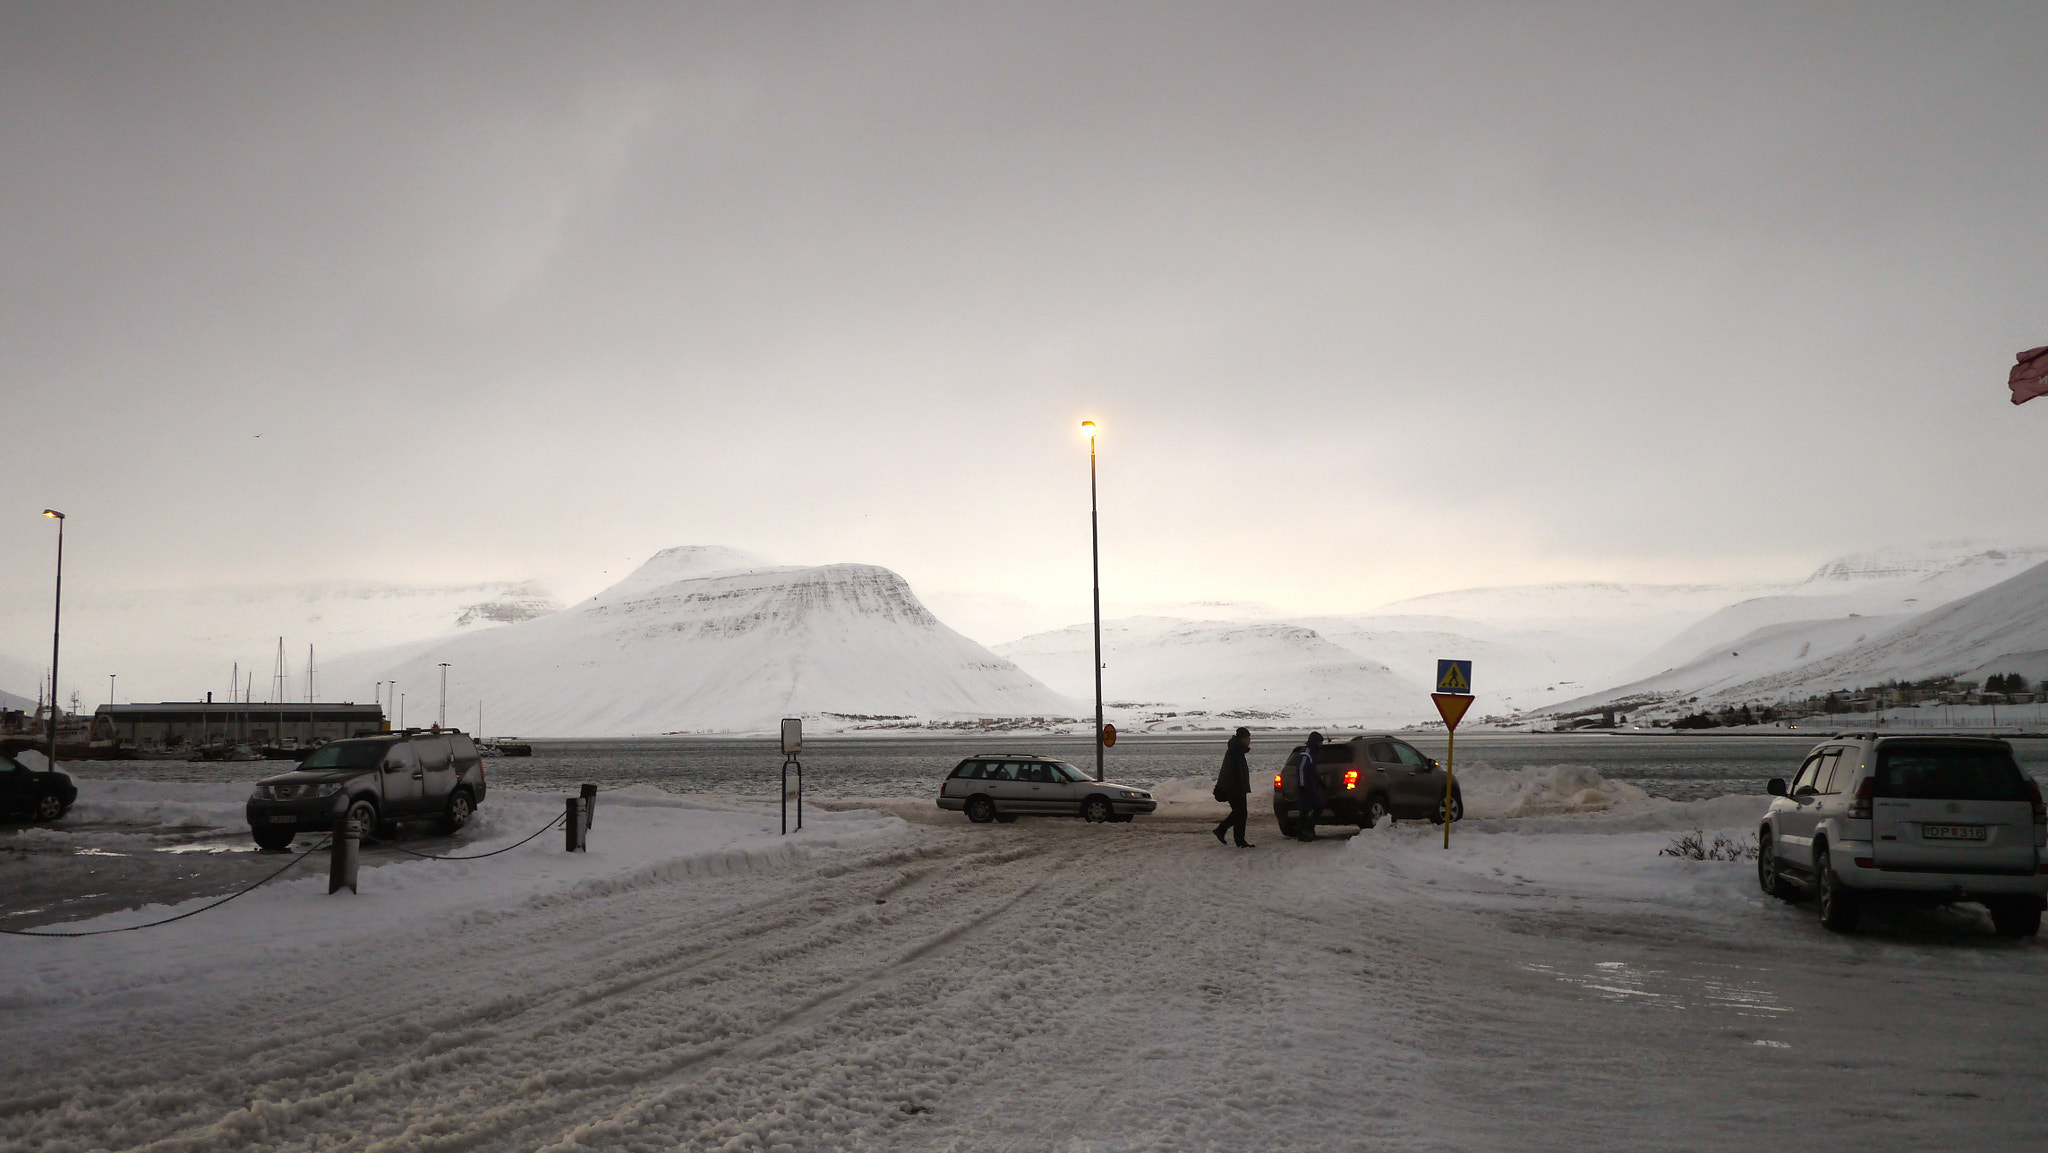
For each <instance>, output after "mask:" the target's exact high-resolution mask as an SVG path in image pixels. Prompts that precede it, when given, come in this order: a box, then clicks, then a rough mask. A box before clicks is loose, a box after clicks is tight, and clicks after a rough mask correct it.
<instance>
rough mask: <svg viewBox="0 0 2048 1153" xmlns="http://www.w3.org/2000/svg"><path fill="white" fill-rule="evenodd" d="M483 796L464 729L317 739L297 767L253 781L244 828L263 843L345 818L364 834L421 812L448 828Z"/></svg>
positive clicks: (284, 842) (478, 764) (285, 842)
mask: <svg viewBox="0 0 2048 1153" xmlns="http://www.w3.org/2000/svg"><path fill="white" fill-rule="evenodd" d="M483 800H484V763H483V759H482V758H481V757H479V756H478V755H477V751H476V745H475V743H474V742H472V741H471V740H470V739H469V737H468V736H467V735H466V734H464V733H461V732H456V731H453V730H444V731H438V732H436V731H429V730H421V729H407V730H406V731H404V732H402V733H386V734H380V735H376V736H368V737H350V738H348V739H346V740H340V741H334V742H331V743H329V744H326V745H322V746H321V747H320V748H318V749H316V750H314V751H313V753H312V755H310V756H308V757H307V758H306V759H305V760H303V761H301V762H299V767H298V768H297V769H294V770H293V771H291V772H289V773H283V774H280V775H278V776H275V777H266V778H264V779H263V780H261V781H259V782H257V784H256V791H255V792H253V793H251V794H250V795H249V804H248V814H249V829H250V832H251V833H253V834H254V835H255V838H256V843H257V844H258V845H261V846H262V847H263V848H266V849H283V848H287V847H289V846H290V845H291V843H292V838H293V837H295V836H297V835H298V834H300V833H302V832H329V831H332V830H335V829H338V828H340V827H341V823H342V822H343V821H346V820H353V821H355V822H356V826H357V827H358V828H359V829H362V830H363V831H364V835H366V836H367V835H372V834H375V835H379V836H389V835H390V833H391V830H392V828H393V826H395V825H396V824H398V823H399V822H401V821H413V820H423V819H431V820H436V821H439V822H440V824H441V827H442V828H443V829H446V830H447V831H449V832H451V833H452V832H454V831H455V830H457V829H459V828H461V827H462V826H464V825H466V824H468V823H469V819H470V817H471V816H472V815H473V814H474V813H475V812H476V807H477V806H478V805H480V804H482V803H483Z"/></svg>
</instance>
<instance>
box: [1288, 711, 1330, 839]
mask: <svg viewBox="0 0 2048 1153" xmlns="http://www.w3.org/2000/svg"><path fill="white" fill-rule="evenodd" d="M1322 746H1323V734H1321V733H1310V734H1309V735H1308V743H1307V744H1305V745H1303V746H1302V747H1301V748H1299V749H1297V750H1295V753H1294V758H1293V759H1292V760H1291V761H1290V762H1289V763H1288V765H1287V771H1288V772H1290V773H1293V774H1294V804H1295V807H1296V808H1297V809H1298V810H1299V811H1300V813H1301V816H1300V817H1299V818H1298V819H1297V820H1296V823H1295V830H1294V836H1295V839H1296V840H1299V841H1313V840H1315V839H1316V814H1317V813H1318V812H1320V811H1321V810H1322V807H1323V774H1322V770H1320V769H1318V768H1316V750H1317V749H1319V748H1321V747H1322Z"/></svg>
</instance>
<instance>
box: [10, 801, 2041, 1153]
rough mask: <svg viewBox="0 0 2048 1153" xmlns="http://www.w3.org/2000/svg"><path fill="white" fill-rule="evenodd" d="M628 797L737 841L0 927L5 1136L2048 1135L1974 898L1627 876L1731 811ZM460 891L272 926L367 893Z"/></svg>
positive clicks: (620, 810) (1205, 1145)
mask: <svg viewBox="0 0 2048 1153" xmlns="http://www.w3.org/2000/svg"><path fill="white" fill-rule="evenodd" d="M647 806H648V807H647V808H646V810H645V812H639V811H636V810H633V809H632V808H631V807H630V806H614V807H612V808H608V809H604V810H602V811H603V813H604V816H603V817H602V818H601V820H600V822H599V826H600V827H599V830H598V833H599V837H598V838H597V839H596V840H594V845H596V846H602V845H603V844H604V843H605V842H604V841H603V839H602V838H603V835H604V834H606V833H607V832H609V833H610V834H611V835H612V836H613V837H614V839H615V840H616V841H625V840H627V839H630V838H634V837H637V838H638V841H636V842H635V843H636V844H643V845H644V844H646V843H652V842H657V841H659V839H660V838H659V837H658V836H657V835H656V834H657V833H659V832H660V831H661V830H663V829H670V830H673V829H675V828H682V827H684V826H679V825H664V824H661V823H660V822H662V821H686V822H687V821H693V820H694V821H699V822H705V821H716V820H725V821H728V822H735V821H736V822H740V823H743V824H745V825H746V828H745V830H744V833H745V834H746V835H745V836H743V837H741V838H739V840H737V841H733V842H731V843H730V844H728V845H726V847H723V848H720V849H718V850H717V851H707V852H696V853H689V854H670V855H669V856H668V857H666V858H663V857H661V856H660V855H659V854H652V855H648V854H643V855H642V856H640V857H636V858H633V859H632V860H631V861H629V862H626V864H625V867H622V868H618V869H614V870H612V871H610V872H602V873H593V874H592V875H590V876H588V877H586V878H585V879H583V880H582V881H580V882H578V883H576V884H574V885H570V886H566V887H563V886H557V887H552V888H549V887H545V886H531V887H529V889H528V890H527V891H524V892H519V891H517V890H516V889H508V888H505V887H503V886H502V885H501V886H499V887H497V888H490V889H489V891H488V893H487V894H486V896H487V897H488V899H478V900H475V901H473V902H471V903H470V904H471V906H472V907H470V908H467V909H455V908H452V907H450V906H448V905H446V904H445V903H444V904H439V905H437V904H435V903H434V901H432V900H428V899H426V898H424V897H421V898H420V899H419V900H417V901H416V902H414V904H413V906H408V907H399V906H398V905H397V904H396V903H392V904H391V905H390V906H389V907H388V908H387V909H386V910H385V911H384V912H381V913H376V914H374V915H365V916H366V919H364V920H362V921H361V922H360V924H358V925H357V926H356V927H355V928H354V929H353V930H351V929H350V928H349V926H348V924H346V923H343V924H342V927H341V929H340V930H334V931H326V930H308V932H307V934H306V936H304V937H303V938H296V939H295V938H291V937H288V936H284V935H275V936H265V935H263V934H262V933H261V932H260V931H259V930H258V929H257V928H256V926H257V925H259V924H260V923H261V922H260V919H258V918H260V916H261V914H262V912H263V910H262V909H261V908H260V907H259V908H258V909H257V910H256V911H255V912H244V913H238V914H236V916H237V917H239V918H241V919H238V920H230V921H223V922H221V923H219V924H217V925H216V926H215V927H214V928H212V929H210V930H208V929H203V928H200V927H199V923H200V922H202V921H204V920H205V918H195V919H194V920H193V921H191V922H185V923H183V925H184V926H187V927H186V928H183V929H177V928H173V927H167V928H166V929H164V930H153V931H152V932H157V933H174V932H175V933H178V934H179V935H177V936H173V937H167V938H164V940H163V942H162V944H160V945H147V944H143V943H140V942H139V941H138V939H139V938H142V937H143V936H145V934H141V933H136V934H122V935H119V936H117V937H115V938H112V939H111V940H114V941H122V942H125V943H126V947H127V948H129V949H132V950H134V951H133V952H131V953H125V954H121V955H120V956H113V955H110V954H106V953H94V952H93V951H92V950H93V949H95V948H101V946H90V945H84V943H82V942H53V941H22V940H18V939H16V940H8V941H6V942H4V944H5V954H4V955H5V958H6V960H7V965H8V968H7V972H8V973H9V974H11V976H10V977H9V979H8V983H7V984H6V985H5V986H4V987H0V991H4V993H5V997H6V999H5V1000H4V1001H0V1024H4V1026H5V1028H4V1035H5V1036H6V1037H7V1038H8V1039H9V1045H8V1048H7V1051H6V1053H5V1055H4V1056H0V1081H4V1087H0V1147H4V1148H6V1149H10V1150H12V1149H22V1150H29V1149H33V1150H49V1151H53V1153H54V1151H60V1150H87V1149H103V1148H104V1149H161V1150H243V1149H252V1148H254V1149H271V1148H276V1149H322V1150H324V1149H362V1150H472V1149H474V1150H532V1149H562V1150H572V1149H621V1150H641V1149H646V1150H671V1149H686V1150H708V1149H775V1148H788V1149H833V1148H848V1149H890V1150H923V1149H933V1150H958V1149H994V1150H1006V1149H1008V1150H1046V1149H1055V1150H1084V1149H1085V1150H1155V1149H1156V1150H1201V1149H1217V1150H1238V1149H1275V1150H1284V1149H1403V1150H1411V1149H1455V1150H1486V1149H1531V1150H1547V1149H1573V1150H1583V1149H1588V1148H1598V1149H1624V1148H1626V1149H1674V1150H1676V1149H1697V1148H1703V1147H1714V1146H1730V1145H1735V1144H1737V1143H1743V1144H1764V1143H1770V1144H1782V1143H1788V1142H1789V1143H1793V1144H1801V1145H1804V1144H1815V1143H1821V1144H1828V1145H1835V1144H1844V1145H1847V1146H1850V1147H1857V1148H1864V1149H1880V1150H1883V1149H1901V1150H1903V1149H1917V1148H1929V1147H1934V1146H1936V1145H1947V1144H1952V1143H1954V1142H1955V1141H1956V1140H1959V1139H1960V1140H1966V1141H1968V1142H1969V1143H1971V1144H1973V1145H1975V1146H1976V1147H1980V1148H1987V1149H1991V1148H2026V1147H2039V1146H2040V1145H2041V1144H2042V1143H2043V1142H2044V1141H2048V1107H2044V1104H2043V1098H2042V1094H2041V1090H2040V1084H2041V1070H2042V1066H2043V1057H2044V1055H2048V1039H2044V1038H2048V1031H2044V1028H2043V1025H2042V1010H2043V1009H2044V1008H2048V948H2044V947H2043V945H2042V944H2041V943H2039V942H2034V941H2028V942H2024V943H2019V944H2014V943H2010V942H2005V941H2001V940H1999V939H1997V938H1995V937H1993V936H1992V935H1991V933H1990V931H1989V928H1988V926H1987V925H1984V924H1982V923H1980V922H1981V921H1982V918H1981V917H1978V916H1975V915H1973V914H1971V913H1968V912H1950V913H1942V914H1912V915H1906V914H1901V915H1898V916H1895V917H1892V918H1889V919H1886V920H1883V921H1881V922H1880V923H1878V924H1877V925H1876V926H1875V928H1874V930H1873V931H1872V932H1871V933H1870V934H1869V935H1867V936H1863V937H1858V938H1840V937H1835V936H1832V935H1829V934H1825V933H1824V932H1823V931H1822V930H1821V929H1820V928H1819V927H1818V926H1817V925H1816V924H1815V923H1814V918H1813V916H1812V913H1811V911H1810V910H1809V909H1807V908H1806V907H1804V906H1794V905H1782V904H1780V903H1778V902H1775V901H1771V900H1769V899H1768V898H1764V897H1762V896H1761V895H1760V894H1757V893H1756V892H1755V889H1754V884H1753V881H1752V880H1751V879H1750V876H1749V869H1748V867H1747V866H1745V865H1731V864H1724V863H1716V862H1691V861H1677V860H1673V859H1670V858H1659V857H1658V856H1657V855H1656V848H1657V847H1659V846H1661V845H1662V844H1664V843H1666V842H1668V840H1669V839H1670V837H1669V832H1670V829H1671V828H1673V827H1679V826H1681V825H1683V827H1688V828H1689V827H1690V825H1689V824H1688V823H1685V822H1687V821H1689V820H1690V817H1691V816H1705V817H1707V818H1710V819H1711V818H1713V817H1715V816H1721V815H1724V814H1723V813H1722V812H1721V810H1723V809H1730V806H1729V805H1727V804H1722V805H1720V808H1719V809H1715V808H1713V807H1711V806H1709V807H1707V808H1703V809H1698V810H1696V811H1695V812H1693V813H1692V814H1690V815H1687V814H1683V813H1676V812H1675V811H1661V812H1659V813H1654V814H1649V815H1645V816H1642V817H1639V818H1636V819H1633V820H1628V819H1616V818H1611V817H1598V818H1557V819H1551V820H1540V819H1539V820H1534V821H1520V822H1518V821H1496V822H1478V821H1474V822H1470V823H1469V825H1468V827H1463V828H1461V829H1460V830H1459V831H1458V833H1457V837H1456V840H1455V842H1454V846H1453V849H1452V851H1451V852H1449V853H1445V852H1444V851H1443V850H1442V849H1441V848H1440V847H1439V846H1440V841H1438V840H1437V839H1436V837H1437V835H1438V831H1437V830H1436V829H1434V828H1432V827H1429V826H1411V825H1408V824H1403V825H1400V826H1397V827H1394V828H1391V829H1379V830H1374V831H1371V832H1368V833H1364V834H1360V835H1359V836H1358V837H1356V838H1350V839H1334V838H1333V839H1327V840H1324V841H1321V842H1318V843H1316V844H1311V845H1302V844H1294V843H1290V842H1283V841H1281V840H1279V839H1278V837H1277V836H1276V835H1275V834H1274V833H1273V831H1272V828H1271V825H1270V823H1261V822H1257V821H1255V823H1254V826H1253V838H1254V840H1257V841H1259V842H1260V847H1259V848H1257V849H1253V850H1247V851H1239V850H1234V849H1227V848H1223V847H1221V846H1219V845H1218V844H1217V843H1216V842H1215V841H1214V840H1213V839H1211V837H1210V836H1209V834H1208V831H1207V825H1208V822H1209V821H1210V820H1212V819H1213V818H1212V817H1206V816H1204V815H1201V814H1200V813H1195V814H1192V815H1184V816H1174V815H1168V816H1164V817H1160V818H1151V819H1141V820H1140V821H1139V822H1137V823H1136V824H1132V825H1116V826H1090V825H1084V824H1081V823H1078V822H1070V821H1051V820H1046V821H1035V822H1034V821H1030V820H1026V821H1023V822H1019V823H1017V824H1015V825H998V826H968V825H966V824H965V823H964V822H962V821H960V820H959V819H958V818H957V817H945V818H941V817H940V816H939V815H938V814H936V813H929V812H925V811H924V810H923V809H922V808H913V807H906V808H905V809H904V810H903V812H904V814H905V815H906V816H908V817H910V818H911V819H910V820H909V821H899V820H897V819H895V818H893V817H886V816H882V815H878V814H875V813H865V814H863V813H837V814H830V813H825V814H817V815H816V816H815V817H814V819H813V825H814V827H813V828H811V829H807V830H806V831H805V832H804V833H803V834H800V835H799V836H798V837H796V838H790V839H788V840H783V839H780V838H762V837H760V836H759V835H758V834H759V833H760V831H761V829H763V828H765V826H763V825H762V824H761V822H760V819H759V814H758V812H752V811H748V812H745V813H744V814H742V815H740V816H733V815H731V814H730V813H728V814H725V815H723V816H721V815H720V814H718V813H716V812H709V811H704V810H702V807H701V806H700V807H699V808H698V809H695V810H690V811H686V812H678V811H676V809H675V807H674V806H668V807H664V806H663V804H657V803H656V802H655V801H653V800H649V801H648V802H647ZM1731 811H1732V810H1731ZM1742 819H1744V820H1746V819H1747V818H1742ZM607 822H609V824H607ZM636 822H640V823H637V824H636ZM690 827H695V826H690ZM705 827H709V826H705ZM1710 827H1711V826H1710ZM1731 827H1739V823H1738V822H1731ZM1261 834H1263V835H1261ZM807 839H808V842H809V843H808V844H806V840H807ZM602 851H603V850H602V849H601V848H595V849H594V850H593V853H592V854H591V856H592V857H593V858H598V857H600V856H601V855H602ZM502 859H504V858H501V860H502ZM565 859H567V858H566V855H564V854H559V853H556V854H554V855H552V856H550V857H547V858H545V859H544V860H541V861H540V864H539V866H536V867H546V866H548V863H549V862H560V861H563V860H565ZM574 863H575V864H577V865H578V866H579V867H585V868H596V865H595V864H585V863H583V862H580V861H577V862H574ZM483 864H484V863H482V862H478V863H474V864H470V865H466V866H464V870H467V871H459V870H454V869H453V867H451V866H445V865H439V864H436V863H418V864H413V865H395V866H390V867H387V868H385V869H380V870H377V871H376V872H375V873H366V876H365V891H366V894H373V896H371V897H368V898H366V899H364V900H361V901H355V900H354V899H353V898H347V897H343V898H336V899H334V902H333V903H329V904H326V905H324V906H323V905H322V904H321V902H327V901H328V899H327V898H325V897H324V896H319V897H313V896H308V895H301V894H293V895H291V901H292V903H291V904H290V905H289V906H286V905H285V904H284V901H285V898H283V897H280V898H279V900H278V906H277V907H278V909H279V910H286V909H290V910H298V909H304V908H311V909H313V910H315V913H318V912H319V910H321V909H322V908H325V909H342V910H344V911H349V910H354V909H360V908H375V907H376V904H377V898H375V897H374V894H375V893H380V892H388V891H393V890H397V891H400V892H410V893H415V894H419V893H424V892H425V891H426V890H424V889H422V888H421V887H420V886H419V884H418V882H416V881H415V882H412V883H411V886H410V887H407V886H406V885H404V884H401V882H402V881H403V880H404V878H406V877H407V876H413V877H422V876H436V877H451V878H456V879H458V880H459V879H461V878H465V877H486V876H489V875H490V874H488V873H487V872H486V871H485V870H484V869H483V867H482V866H483ZM507 867H508V868H510V867H512V866H507ZM555 867H568V866H555ZM437 868H438V869H443V870H446V871H444V872H443V873H439V874H433V873H429V872H428V871H427V870H432V869H437ZM407 870H409V871H410V872H406V871H407ZM380 878H381V880H380ZM479 883H480V884H481V883H482V882H479ZM309 892H310V890H309ZM491 894H495V896H493V895H491ZM257 900H258V899H257V898H254V897H252V898H251V899H250V900H249V902H247V903H250V904H255V903H257ZM352 901H353V902H354V903H353V904H350V902H352ZM239 904H241V903H238V905H239ZM421 907H423V911H421ZM227 908H228V909H235V908H236V906H228V907H227ZM222 915H223V916H224V915H225V910H224V911H223V914H222ZM278 915H280V916H281V915H284V914H283V912H282V911H280V912H279V913H278ZM297 915H301V916H305V915H313V914H297ZM326 915H328V916H333V914H326ZM94 940H97V941H106V940H109V939H108V938H97V939H94ZM63 950H71V951H70V952H64V951H63ZM159 954H161V955H159Z"/></svg>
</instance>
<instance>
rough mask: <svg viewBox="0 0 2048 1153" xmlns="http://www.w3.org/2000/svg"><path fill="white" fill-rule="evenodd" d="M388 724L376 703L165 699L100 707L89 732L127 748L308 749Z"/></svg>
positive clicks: (383, 727) (381, 709) (377, 730)
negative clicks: (240, 746)
mask: <svg viewBox="0 0 2048 1153" xmlns="http://www.w3.org/2000/svg"><path fill="white" fill-rule="evenodd" d="M387 727H388V726H387V725H386V723H385V720H384V709H383V706H381V705H374V704H371V705H359V704H356V703H355V702H353V701H341V702H338V703H319V702H315V703H310V704H308V703H300V704H282V705H280V704H253V703H243V702H239V701H237V702H229V703H226V704H220V703H216V702H213V701H191V702H184V701H167V702H164V703H161V704H154V705H101V706H100V707H99V708H98V709H96V710H94V713H93V731H94V733H96V734H97V733H99V732H101V731H103V730H105V731H107V732H108V735H110V736H115V737H119V738H120V740H121V743H122V745H124V746H126V747H128V748H131V749H187V748H203V747H205V746H208V745H218V744H222V743H228V744H240V743H245V742H246V743H248V744H252V745H277V744H295V745H301V746H303V745H311V744H316V743H320V742H324V741H332V740H339V739H340V738H342V737H352V736H355V735H356V734H358V733H364V732H383V731H384V730H385V729H386V728H387Z"/></svg>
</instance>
